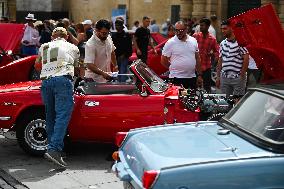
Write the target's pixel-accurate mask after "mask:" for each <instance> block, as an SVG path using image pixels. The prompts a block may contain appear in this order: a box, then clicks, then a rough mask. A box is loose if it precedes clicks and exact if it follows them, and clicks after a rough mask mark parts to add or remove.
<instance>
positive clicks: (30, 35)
mask: <svg viewBox="0 0 284 189" xmlns="http://www.w3.org/2000/svg"><path fill="white" fill-rule="evenodd" d="M25 27H26V28H25V31H24V36H23V38H22V41H21V42H23V41H28V42H29V43H28V44H25V43H22V44H23V45H26V46H30V45H40V44H39V39H40V37H39V33H38V31H37V29H35V28H33V27H31V26H29V25H28V24H25Z"/></svg>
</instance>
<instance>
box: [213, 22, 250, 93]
mask: <svg viewBox="0 0 284 189" xmlns="http://www.w3.org/2000/svg"><path fill="white" fill-rule="evenodd" d="M221 31H222V33H223V35H224V37H226V39H224V40H223V41H222V42H221V43H220V50H219V52H220V53H219V61H218V65H217V79H216V86H217V87H218V88H220V89H221V91H222V93H225V94H226V95H227V96H228V95H234V96H236V97H241V96H243V95H244V94H245V88H246V71H247V68H248V63H249V53H248V50H247V49H246V48H245V47H241V46H239V44H238V42H237V41H236V38H235V35H234V33H233V30H232V28H231V27H230V22H229V21H228V20H226V21H223V22H222V24H221Z"/></svg>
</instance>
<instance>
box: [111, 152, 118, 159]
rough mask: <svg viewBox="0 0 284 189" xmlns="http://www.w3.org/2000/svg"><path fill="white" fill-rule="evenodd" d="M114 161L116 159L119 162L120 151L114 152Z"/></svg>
mask: <svg viewBox="0 0 284 189" xmlns="http://www.w3.org/2000/svg"><path fill="white" fill-rule="evenodd" d="M112 159H114V160H115V161H118V160H119V153H118V151H115V152H113V154H112Z"/></svg>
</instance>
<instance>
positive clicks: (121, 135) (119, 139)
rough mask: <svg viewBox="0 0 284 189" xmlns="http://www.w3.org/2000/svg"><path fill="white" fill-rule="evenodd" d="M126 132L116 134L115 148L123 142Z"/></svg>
mask: <svg viewBox="0 0 284 189" xmlns="http://www.w3.org/2000/svg"><path fill="white" fill-rule="evenodd" d="M126 135H127V132H117V133H116V136H115V144H116V146H118V147H120V146H121V144H122V142H123V141H124V139H125V137H126Z"/></svg>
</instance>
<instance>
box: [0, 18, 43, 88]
mask: <svg viewBox="0 0 284 189" xmlns="http://www.w3.org/2000/svg"><path fill="white" fill-rule="evenodd" d="M23 34H24V24H9V23H8V24H5V23H1V24H0V85H3V84H8V83H17V82H21V81H30V80H35V79H38V74H37V73H36V71H35V70H34V62H35V59H36V56H29V57H23V55H21V54H20V42H21V39H22V37H23Z"/></svg>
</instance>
